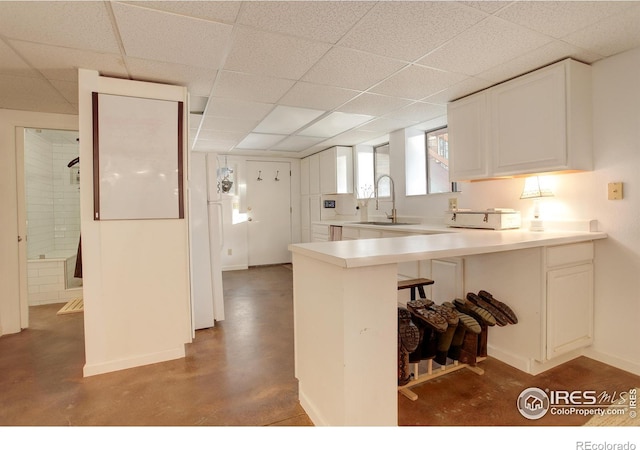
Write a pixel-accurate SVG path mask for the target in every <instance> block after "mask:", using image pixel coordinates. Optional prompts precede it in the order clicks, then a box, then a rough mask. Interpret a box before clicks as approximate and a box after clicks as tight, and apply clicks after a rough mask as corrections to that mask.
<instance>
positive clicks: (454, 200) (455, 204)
mask: <svg viewBox="0 0 640 450" xmlns="http://www.w3.org/2000/svg"><path fill="white" fill-rule="evenodd" d="M456 209H458V199H457V198H456V197H451V198H450V199H449V211H454V210H456Z"/></svg>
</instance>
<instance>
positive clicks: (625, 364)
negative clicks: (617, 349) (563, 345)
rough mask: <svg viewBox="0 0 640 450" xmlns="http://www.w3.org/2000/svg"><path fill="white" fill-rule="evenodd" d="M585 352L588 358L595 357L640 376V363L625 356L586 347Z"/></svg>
mask: <svg viewBox="0 0 640 450" xmlns="http://www.w3.org/2000/svg"><path fill="white" fill-rule="evenodd" d="M583 354H584V356H586V357H587V358H591V359H595V360H596V361H599V362H601V363H604V364H607V365H609V366H612V367H615V368H616V369H620V370H624V371H626V372H630V373H632V374H634V375H638V376H640V364H639V363H636V362H633V361H629V360H626V359H623V358H618V357H616V356H611V355H608V354H606V353H601V352H599V351H597V350H594V349H593V348H588V349H585V351H584V352H583Z"/></svg>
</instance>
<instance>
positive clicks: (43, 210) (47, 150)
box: [24, 129, 55, 259]
mask: <svg viewBox="0 0 640 450" xmlns="http://www.w3.org/2000/svg"><path fill="white" fill-rule="evenodd" d="M24 168H25V184H26V196H27V235H28V236H29V240H28V243H27V258H28V259H36V258H38V256H39V255H46V254H48V253H51V252H52V251H53V250H55V242H54V228H55V217H54V209H53V208H54V207H53V144H52V143H51V142H49V141H47V140H45V139H43V138H42V137H41V136H40V135H39V134H37V133H36V131H35V130H34V129H28V130H25V136H24Z"/></svg>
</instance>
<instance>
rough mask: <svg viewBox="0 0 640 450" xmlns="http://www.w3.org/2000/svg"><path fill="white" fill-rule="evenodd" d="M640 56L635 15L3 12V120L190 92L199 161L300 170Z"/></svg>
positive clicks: (627, 9) (616, 5) (580, 7)
mask: <svg viewBox="0 0 640 450" xmlns="http://www.w3.org/2000/svg"><path fill="white" fill-rule="evenodd" d="M638 46H640V2H637V1H620V2H609V1H591V2H582V1H559V2H552V1H517V2H511V1H475V2H474V1H471V2H454V1H443V2H435V1H408V2H399V1H372V2H359V1H339V2H332V1H284V2H270V1H242V2H236V1H218V2H215V1H133V2H115V1H87V2H82V1H50V2H30V1H22V2H11V1H1V2H0V108H9V109H20V110H30V111H43V112H56V113H65V114H77V112H78V105H77V104H78V94H77V68H79V67H80V68H85V69H94V70H97V71H99V72H100V73H101V74H102V75H105V76H113V77H120V78H129V79H134V80H143V81H152V82H162V83H169V84H178V85H183V86H187V87H188V88H189V92H190V94H191V105H190V111H191V112H192V114H191V115H190V119H191V120H190V141H191V145H192V148H193V149H195V150H202V151H214V152H222V153H229V154H234V153H235V154H245V155H255V154H259V155H271V156H293V157H301V156H306V155H308V154H311V153H314V152H317V151H319V150H322V149H324V148H327V147H329V146H332V145H355V144H358V143H362V142H369V141H372V140H376V139H378V140H380V139H384V136H385V135H386V134H387V133H389V132H390V131H393V130H396V129H399V128H404V127H409V126H416V127H421V128H427V127H428V122H429V121H432V120H434V119H437V118H438V117H442V116H443V115H444V114H445V113H446V103H447V102H448V101H450V100H453V99H456V98H459V97H461V96H464V95H467V94H469V93H472V92H475V91H478V90H480V89H483V88H486V87H488V86H491V85H493V84H496V83H498V82H501V81H504V80H506V79H509V78H512V77H514V76H517V75H519V74H522V73H525V72H528V71H530V70H533V69H536V68H538V67H541V66H544V65H547V64H550V63H552V62H555V61H558V60H560V59H564V58H567V57H571V58H574V59H577V60H580V61H583V62H586V63H593V62H595V61H598V60H599V59H602V58H605V57H608V56H611V55H614V54H616V53H620V52H623V51H625V50H629V49H631V48H634V47H638Z"/></svg>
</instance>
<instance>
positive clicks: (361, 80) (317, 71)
mask: <svg viewBox="0 0 640 450" xmlns="http://www.w3.org/2000/svg"><path fill="white" fill-rule="evenodd" d="M405 65H406V63H404V62H402V61H398V60H394V59H390V58H385V57H382V56H377V55H372V54H369V53H364V52H361V51H357V50H351V49H348V48H342V47H335V48H333V49H332V50H331V51H330V52H328V53H327V54H326V55H325V56H324V57H323V58H322V59H321V60H320V61H318V63H317V64H316V65H315V66H313V68H311V70H309V72H307V74H306V75H305V76H304V77H303V81H309V82H311V83H318V84H325V85H329V86H336V87H342V88H347V89H355V90H359V91H366V90H367V89H369V88H370V87H371V86H373V85H375V84H376V83H379V82H380V81H382V80H384V79H385V78H387V77H388V76H389V75H391V74H393V73H394V72H396V71H398V70H400V69H401V68H402V67H404V66H405Z"/></svg>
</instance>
